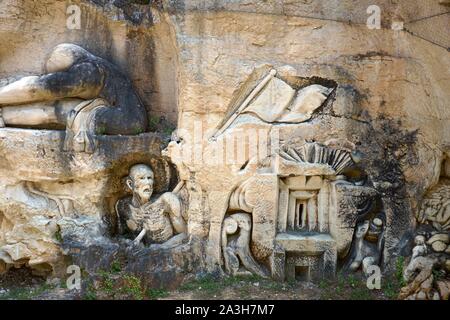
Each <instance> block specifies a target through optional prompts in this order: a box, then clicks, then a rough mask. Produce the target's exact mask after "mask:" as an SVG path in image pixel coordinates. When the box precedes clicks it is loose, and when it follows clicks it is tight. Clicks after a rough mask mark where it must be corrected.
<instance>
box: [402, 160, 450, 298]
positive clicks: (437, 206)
mask: <svg viewBox="0 0 450 320" xmlns="http://www.w3.org/2000/svg"><path fill="white" fill-rule="evenodd" d="M447 162H448V160H447V161H444V162H443V165H442V168H443V171H442V172H441V177H440V179H439V182H438V183H437V185H436V186H434V187H433V188H431V190H430V191H429V192H428V193H427V194H426V195H425V197H424V200H423V201H422V205H421V208H420V210H419V211H418V214H417V221H418V223H419V225H418V228H417V235H416V236H415V238H414V242H415V246H414V248H413V249H412V252H411V258H410V260H409V263H408V265H407V266H406V268H405V270H404V272H403V278H404V280H405V282H406V283H407V285H406V286H405V287H403V288H402V289H401V291H400V295H399V298H400V299H408V300H439V299H442V300H448V298H449V294H450V282H449V281H448V279H446V277H445V276H444V277H442V275H443V274H444V275H447V274H448V273H449V272H450V183H449V180H448V172H447ZM439 274H440V275H441V277H436V275H439Z"/></svg>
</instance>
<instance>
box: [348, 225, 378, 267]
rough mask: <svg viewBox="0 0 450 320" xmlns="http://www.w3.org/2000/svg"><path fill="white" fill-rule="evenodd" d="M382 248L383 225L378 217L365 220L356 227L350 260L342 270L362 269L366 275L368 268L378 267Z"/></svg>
mask: <svg viewBox="0 0 450 320" xmlns="http://www.w3.org/2000/svg"><path fill="white" fill-rule="evenodd" d="M383 247H384V223H383V220H382V219H381V218H379V217H376V218H374V219H373V220H365V221H364V222H361V223H360V224H358V225H357V227H356V230H355V236H354V243H353V248H352V249H351V253H350V259H349V261H348V262H347V265H346V266H345V267H344V270H348V271H352V272H355V271H357V270H359V269H360V268H362V270H363V272H364V273H365V274H366V275H368V274H369V273H370V272H368V268H369V267H370V266H372V265H379V264H380V260H381V255H382V253H383Z"/></svg>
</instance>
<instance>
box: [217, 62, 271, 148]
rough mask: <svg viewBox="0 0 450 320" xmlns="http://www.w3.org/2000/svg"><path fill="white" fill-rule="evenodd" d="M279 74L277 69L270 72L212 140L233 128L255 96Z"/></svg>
mask: <svg viewBox="0 0 450 320" xmlns="http://www.w3.org/2000/svg"><path fill="white" fill-rule="evenodd" d="M276 74H277V71H276V70H275V69H272V70H270V72H269V74H268V75H267V76H265V77H264V79H263V80H262V81H261V82H260V83H259V84H258V85H257V86H256V87H255V89H253V90H252V91H251V92H250V94H249V95H248V96H247V98H246V99H245V100H244V102H243V103H242V104H241V106H240V107H239V109H237V110H236V112H235V113H233V114H232V115H231V116H230V118H229V119H228V120H227V122H225V124H224V125H223V126H222V127H220V128H219V129H218V130H217V131H216V133H214V135H213V136H212V137H211V139H213V140H216V139H217V137H218V136H220V135H221V134H222V133H223V132H224V131H225V130H226V129H228V127H229V126H231V125H232V124H233V122H234V120H236V118H237V117H238V116H239V115H240V114H241V113H242V112H244V111H245V108H247V106H248V105H249V104H250V102H251V101H252V100H253V98H255V96H256V95H257V94H258V93H259V92H260V91H261V90H262V89H263V88H264V87H265V86H266V84H267V83H268V82H269V81H270V80H272V78H273V77H274V76H275V75H276Z"/></svg>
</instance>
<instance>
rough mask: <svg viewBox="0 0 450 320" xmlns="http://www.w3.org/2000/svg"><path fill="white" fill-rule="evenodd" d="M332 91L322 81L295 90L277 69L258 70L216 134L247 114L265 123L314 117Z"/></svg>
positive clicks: (215, 135)
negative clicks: (260, 72)
mask: <svg viewBox="0 0 450 320" xmlns="http://www.w3.org/2000/svg"><path fill="white" fill-rule="evenodd" d="M332 91H333V88H328V87H324V86H322V85H319V84H313V85H309V86H306V87H303V88H299V89H298V90H296V89H295V88H293V87H292V86H291V85H289V84H288V83H286V82H285V81H283V80H282V79H280V78H279V77H277V71H276V70H275V69H270V70H268V72H267V73H266V74H264V73H263V74H257V75H255V78H252V77H251V78H250V79H249V80H248V81H247V83H246V84H244V86H243V88H241V93H240V94H238V95H237V99H235V100H234V101H233V102H232V104H231V106H230V108H229V112H228V114H227V115H226V116H225V118H224V119H223V120H222V122H221V123H220V124H219V126H218V127H217V128H216V131H215V133H214V134H213V138H217V137H218V136H220V135H221V134H222V133H223V132H224V131H226V130H227V129H228V128H229V127H230V126H232V125H233V123H235V122H236V121H237V119H238V118H239V117H240V116H241V115H245V114H250V115H252V116H255V117H257V118H258V119H260V120H262V121H263V122H266V123H285V124H288V123H300V122H304V121H307V120H309V119H311V117H312V114H313V113H314V111H315V110H317V109H318V108H319V107H321V106H322V105H323V104H324V102H325V101H326V100H327V98H328V97H329V96H330V94H331V92H332ZM268 106H270V107H269V108H268Z"/></svg>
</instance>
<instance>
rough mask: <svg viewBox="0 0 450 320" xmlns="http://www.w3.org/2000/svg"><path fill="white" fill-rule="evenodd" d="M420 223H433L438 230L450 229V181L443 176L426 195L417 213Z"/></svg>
mask: <svg viewBox="0 0 450 320" xmlns="http://www.w3.org/2000/svg"><path fill="white" fill-rule="evenodd" d="M417 220H418V221H419V222H420V223H422V224H423V223H427V224H431V225H432V226H433V227H434V228H435V229H436V230H439V231H450V182H449V180H448V179H444V178H442V179H441V181H440V182H439V183H438V185H437V186H436V187H434V188H433V189H432V190H431V191H430V193H429V194H428V195H427V196H426V197H425V199H424V201H423V204H422V208H421V210H420V211H419V213H418V215H417Z"/></svg>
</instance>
